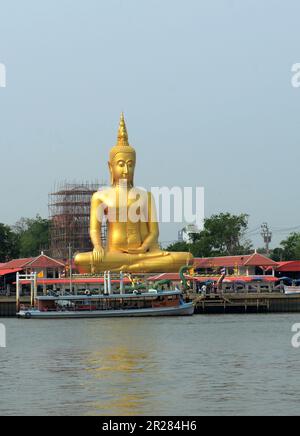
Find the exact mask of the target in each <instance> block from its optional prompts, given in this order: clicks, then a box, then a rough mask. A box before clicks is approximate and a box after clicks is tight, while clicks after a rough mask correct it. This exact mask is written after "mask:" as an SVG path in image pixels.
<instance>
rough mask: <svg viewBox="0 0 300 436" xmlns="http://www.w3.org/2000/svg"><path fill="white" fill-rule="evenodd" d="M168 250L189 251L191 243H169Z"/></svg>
mask: <svg viewBox="0 0 300 436" xmlns="http://www.w3.org/2000/svg"><path fill="white" fill-rule="evenodd" d="M167 250H168V251H176V252H181V251H189V250H190V244H188V243H187V242H181V241H178V242H174V243H173V244H171V245H169V246H168V248H167Z"/></svg>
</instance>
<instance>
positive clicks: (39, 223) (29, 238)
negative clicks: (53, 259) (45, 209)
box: [14, 215, 50, 257]
mask: <svg viewBox="0 0 300 436" xmlns="http://www.w3.org/2000/svg"><path fill="white" fill-rule="evenodd" d="M49 225H50V221H49V220H47V219H44V218H41V217H40V216H39V215H37V216H36V217H35V218H21V219H20V220H19V221H18V222H17V223H16V224H15V226H14V231H15V233H16V234H17V235H18V238H19V255H20V257H31V256H32V257H34V256H38V255H39V254H40V252H41V251H42V250H46V249H48V246H49V242H48V241H49Z"/></svg>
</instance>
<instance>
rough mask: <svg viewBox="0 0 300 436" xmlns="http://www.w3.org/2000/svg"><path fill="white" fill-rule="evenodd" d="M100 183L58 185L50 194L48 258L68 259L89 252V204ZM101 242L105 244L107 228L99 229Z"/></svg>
mask: <svg viewBox="0 0 300 436" xmlns="http://www.w3.org/2000/svg"><path fill="white" fill-rule="evenodd" d="M100 186H103V184H102V185H101V184H99V183H90V182H85V183H68V182H65V183H61V184H57V185H56V186H55V188H54V190H53V192H51V193H50V194H49V203H48V207H49V219H50V255H51V256H52V257H54V258H58V259H68V258H69V249H70V248H69V247H71V249H72V254H74V253H76V252H78V251H80V252H85V251H91V250H92V243H91V240H90V235H89V228H90V205H91V197H92V195H93V193H94V192H96V191H97V190H99V188H100ZM102 243H103V246H105V243H106V226H105V225H104V226H102Z"/></svg>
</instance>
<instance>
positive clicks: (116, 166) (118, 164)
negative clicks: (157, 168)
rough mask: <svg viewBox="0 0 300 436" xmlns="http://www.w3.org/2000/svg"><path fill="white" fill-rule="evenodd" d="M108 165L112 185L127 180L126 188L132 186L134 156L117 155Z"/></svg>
mask: <svg viewBox="0 0 300 436" xmlns="http://www.w3.org/2000/svg"><path fill="white" fill-rule="evenodd" d="M108 165H109V170H110V174H111V178H112V183H113V184H117V183H119V181H120V180H127V184H128V186H133V177H134V168H135V156H134V155H133V154H132V153H117V154H116V156H115V157H114V158H113V160H112V161H111V162H109V163H108Z"/></svg>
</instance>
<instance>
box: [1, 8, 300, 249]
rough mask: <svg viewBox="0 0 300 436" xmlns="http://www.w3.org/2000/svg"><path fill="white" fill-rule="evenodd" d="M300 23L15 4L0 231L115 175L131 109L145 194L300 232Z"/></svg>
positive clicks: (273, 11)
mask: <svg viewBox="0 0 300 436" xmlns="http://www.w3.org/2000/svg"><path fill="white" fill-rule="evenodd" d="M299 17H300V2H299V1H298V0H294V1H292V0H287V1H284V2H283V1H279V0H272V1H271V0H264V1H261V0H260V1H259V0H252V1H250V0H243V1H238V0H205V1H204V0H202V1H199V0H186V1H183V0H181V1H178V0H160V1H159V0H149V1H143V0H126V1H125V0H85V1H83V0H82V1H79V0H51V1H50V0H43V1H40V0H26V2H25V1H23V0H18V1H17V0H2V1H1V5H0V21H1V25H0V62H2V63H5V65H6V68H7V88H6V89H3V88H1V89H0V126H1V128H0V148H1V181H2V183H1V186H0V194H1V213H0V222H5V223H8V224H13V223H14V222H15V221H16V220H17V219H18V218H19V217H21V216H34V215H35V214H36V213H37V212H38V213H40V214H42V215H43V216H47V213H48V211H47V201H48V192H49V191H50V190H51V189H52V187H53V185H54V182H55V181H57V180H65V179H66V180H71V181H72V180H74V179H75V180H76V179H77V180H89V179H91V180H94V179H96V178H99V179H102V178H104V179H105V178H107V166H106V165H107V164H106V162H107V157H108V152H109V149H110V147H111V146H112V145H114V143H115V138H116V130H117V124H118V119H119V114H120V111H121V110H124V111H125V115H126V120H127V126H128V131H129V136H130V142H131V143H132V145H133V146H134V147H135V148H136V150H137V153H138V167H137V173H136V182H137V183H138V184H139V185H144V186H146V187H150V186H159V185H166V186H173V185H177V186H195V185H199V186H204V187H205V189H206V214H207V215H210V214H211V213H217V212H220V211H230V212H233V213H240V212H247V213H249V214H250V215H251V220H250V228H255V227H257V226H258V225H259V224H261V223H262V222H263V221H267V222H268V223H269V225H270V227H271V228H273V229H276V228H282V227H293V226H297V225H298V224H299V225H300V207H299V201H298V194H297V188H298V186H299V176H298V174H299V164H300V147H299V146H300V129H299V118H300V88H298V89H295V88H292V86H291V66H292V64H294V63H296V62H300V45H299V41H300V27H299ZM178 227H180V226H178V225H177V226H170V228H167V227H166V226H165V225H164V226H163V228H162V235H161V239H162V240H172V239H176V237H177V232H176V229H177V228H178ZM282 236H284V235H282V234H277V235H276V238H275V242H276V241H278V240H280V239H282ZM260 245H262V244H260Z"/></svg>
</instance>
